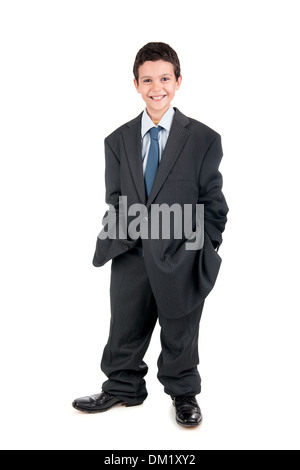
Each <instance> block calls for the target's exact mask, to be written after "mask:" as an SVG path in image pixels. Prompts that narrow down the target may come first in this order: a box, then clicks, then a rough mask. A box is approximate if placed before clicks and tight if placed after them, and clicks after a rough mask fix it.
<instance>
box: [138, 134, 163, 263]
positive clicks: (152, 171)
mask: <svg viewBox="0 0 300 470" xmlns="http://www.w3.org/2000/svg"><path fill="white" fill-rule="evenodd" d="M161 129H162V127H161V126H158V127H152V129H150V131H149V132H150V137H151V144H150V149H149V153H148V160H147V165H146V171H145V185H146V191H147V196H148V197H149V194H150V191H151V188H152V185H153V182H154V179H155V175H156V172H157V168H158V162H159V145H158V133H159V131H160V130H161ZM142 256H144V250H143V255H142Z"/></svg>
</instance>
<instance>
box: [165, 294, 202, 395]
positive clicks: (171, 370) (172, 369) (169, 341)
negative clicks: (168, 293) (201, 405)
mask: <svg viewBox="0 0 300 470" xmlns="http://www.w3.org/2000/svg"><path fill="white" fill-rule="evenodd" d="M203 306H204V302H203V303H201V305H200V306H199V307H197V308H196V309H195V310H194V311H193V312H191V313H190V314H189V315H187V316H185V317H182V318H179V319H176V320H172V319H169V318H165V317H164V316H163V314H162V312H160V311H159V310H158V314H159V322H160V326H161V345H162V352H161V355H160V357H159V360H158V379H159V381H160V382H161V383H162V384H163V385H164V389H165V392H166V393H167V394H168V395H171V396H181V395H186V396H195V395H198V394H199V393H200V392H201V377H200V374H199V372H198V368H197V366H198V365H199V352H198V340H199V325H200V320H201V315H202V310H203Z"/></svg>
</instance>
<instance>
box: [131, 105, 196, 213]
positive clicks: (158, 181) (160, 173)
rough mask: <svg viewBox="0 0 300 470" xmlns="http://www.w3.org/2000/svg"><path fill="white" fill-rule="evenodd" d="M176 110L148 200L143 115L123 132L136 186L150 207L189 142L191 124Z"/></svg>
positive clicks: (143, 200) (143, 202)
mask: <svg viewBox="0 0 300 470" xmlns="http://www.w3.org/2000/svg"><path fill="white" fill-rule="evenodd" d="M174 109H175V114H174V119H173V124H172V127H171V130H170V135H169V138H168V140H167V144H166V147H165V149H164V152H163V154H162V158H161V161H160V164H159V166H158V170H157V173H156V176H155V180H154V183H153V186H152V189H151V192H150V194H149V198H148V200H147V195H146V188H145V181H144V175H143V162H142V143H141V119H142V115H143V113H141V114H140V115H139V116H138V117H136V118H135V119H133V121H130V122H129V123H128V124H127V127H126V128H125V129H124V130H123V137H124V145H125V150H126V155H127V159H128V163H129V166H130V170H131V173H132V178H133V181H134V184H135V186H136V189H137V192H138V194H139V197H140V200H141V203H142V204H146V206H147V208H148V207H149V206H150V204H151V203H152V201H153V200H154V198H155V197H156V195H157V193H158V192H159V190H160V188H161V187H162V185H163V184H164V182H165V180H166V178H167V176H168V174H169V173H170V171H171V169H172V167H173V165H174V164H175V162H176V160H177V158H178V157H179V155H180V153H181V151H182V148H183V146H184V144H185V142H186V141H187V139H188V137H189V135H190V131H189V130H188V129H187V128H186V126H187V125H188V124H189V123H190V120H189V118H188V117H187V116H185V115H184V114H182V113H181V112H180V111H179V109H177V108H174Z"/></svg>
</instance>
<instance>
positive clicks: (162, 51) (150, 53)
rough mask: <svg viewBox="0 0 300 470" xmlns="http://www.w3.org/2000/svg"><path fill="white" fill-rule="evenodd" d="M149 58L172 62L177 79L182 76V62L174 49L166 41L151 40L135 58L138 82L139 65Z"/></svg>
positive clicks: (135, 71)
mask: <svg viewBox="0 0 300 470" xmlns="http://www.w3.org/2000/svg"><path fill="white" fill-rule="evenodd" d="M148 60H150V61H153V62H154V61H156V60H164V61H165V62H171V64H173V67H174V73H175V77H176V80H178V78H179V77H180V73H181V72H180V62H179V59H178V55H177V54H176V52H175V51H174V49H172V47H171V46H169V45H168V44H165V43H164V42H149V43H148V44H146V45H145V46H144V47H142V49H140V50H139V52H138V53H137V55H136V58H135V62H134V66H133V74H134V77H135V79H136V81H137V82H138V81H139V67H140V66H141V65H143V63H144V62H146V61H148Z"/></svg>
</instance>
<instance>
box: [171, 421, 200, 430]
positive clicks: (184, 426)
mask: <svg viewBox="0 0 300 470" xmlns="http://www.w3.org/2000/svg"><path fill="white" fill-rule="evenodd" d="M202 421H203V420H202V419H201V421H200V423H193V424H183V423H180V422H179V421H178V420H177V419H176V423H177V424H179V426H181V427H183V428H196V427H197V426H200V425H201V424H202Z"/></svg>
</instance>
